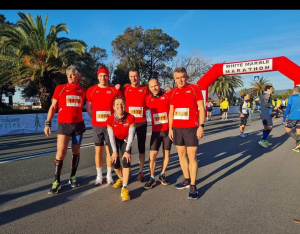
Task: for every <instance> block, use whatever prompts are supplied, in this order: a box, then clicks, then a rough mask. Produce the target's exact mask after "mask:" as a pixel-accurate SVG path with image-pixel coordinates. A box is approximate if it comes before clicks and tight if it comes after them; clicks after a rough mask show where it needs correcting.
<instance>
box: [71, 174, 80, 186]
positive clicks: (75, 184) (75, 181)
mask: <svg viewBox="0 0 300 234" xmlns="http://www.w3.org/2000/svg"><path fill="white" fill-rule="evenodd" d="M69 184H70V185H71V187H72V188H75V187H78V186H79V184H78V183H77V180H76V176H72V177H70V179H69Z"/></svg>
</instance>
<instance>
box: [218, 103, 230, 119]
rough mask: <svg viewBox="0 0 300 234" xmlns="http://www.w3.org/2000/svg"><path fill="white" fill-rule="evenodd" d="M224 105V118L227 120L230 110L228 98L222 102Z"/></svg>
mask: <svg viewBox="0 0 300 234" xmlns="http://www.w3.org/2000/svg"><path fill="white" fill-rule="evenodd" d="M220 105H222V109H223V111H222V112H223V117H222V119H223V120H227V118H228V111H229V102H228V100H227V98H225V100H224V101H223V102H222V103H221V104H220Z"/></svg>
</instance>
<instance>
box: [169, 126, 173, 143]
mask: <svg viewBox="0 0 300 234" xmlns="http://www.w3.org/2000/svg"><path fill="white" fill-rule="evenodd" d="M169 138H170V139H171V141H173V129H169Z"/></svg>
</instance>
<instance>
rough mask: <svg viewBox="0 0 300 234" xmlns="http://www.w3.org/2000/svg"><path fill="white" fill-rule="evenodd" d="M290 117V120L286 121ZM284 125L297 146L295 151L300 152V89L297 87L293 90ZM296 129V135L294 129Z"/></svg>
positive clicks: (284, 116)
mask: <svg viewBox="0 0 300 234" xmlns="http://www.w3.org/2000/svg"><path fill="white" fill-rule="evenodd" d="M287 116H288V120H286V118H287ZM282 123H283V124H284V125H285V131H286V133H287V134H289V135H290V136H291V137H292V138H293V139H294V140H295V141H296V146H295V147H294V148H293V151H295V152H299V148H300V87H299V86H295V87H294V88H293V93H292V95H291V96H290V97H289V103H288V105H287V107H286V110H285V112H284V114H283V119H282ZM294 128H295V129H296V133H295V132H294V131H293V129H294Z"/></svg>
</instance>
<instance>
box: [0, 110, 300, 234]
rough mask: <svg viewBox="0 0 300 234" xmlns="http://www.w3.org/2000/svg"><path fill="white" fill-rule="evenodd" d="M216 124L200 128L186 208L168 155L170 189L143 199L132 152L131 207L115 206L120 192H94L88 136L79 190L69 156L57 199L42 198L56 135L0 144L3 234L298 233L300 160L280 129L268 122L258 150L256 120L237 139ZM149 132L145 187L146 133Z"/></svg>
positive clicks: (231, 121)
mask: <svg viewBox="0 0 300 234" xmlns="http://www.w3.org/2000/svg"><path fill="white" fill-rule="evenodd" d="M213 119H214V120H213V121H209V122H205V136H204V137H203V138H202V139H201V140H200V143H199V147H198V152H197V156H198V165H199V170H198V176H197V188H198V191H199V199H198V200H189V199H187V196H188V189H183V190H177V189H175V188H174V185H175V184H176V183H178V182H181V181H182V180H183V177H182V172H181V169H180V165H179V162H178V156H177V153H176V148H175V147H174V146H172V150H171V159H170V163H169V165H168V169H167V172H166V175H167V176H168V179H169V180H170V181H171V185H169V186H163V185H161V184H160V183H159V182H157V184H156V186H155V187H154V188H153V189H151V190H144V189H143V185H144V184H139V183H137V182H136V175H137V172H138V154H137V151H136V149H135V148H136V141H135V142H134V145H133V148H134V149H135V151H134V154H133V156H132V158H133V161H132V170H131V175H132V177H131V180H130V183H129V185H128V189H129V191H130V196H131V200H130V201H127V202H122V201H121V197H120V189H114V188H113V187H112V186H110V185H101V186H99V187H95V186H94V180H95V176H96V170H95V164H94V145H93V143H92V131H91V129H89V130H87V132H86V133H85V135H84V139H83V144H82V149H81V159H80V164H79V168H78V172H77V178H78V180H80V183H81V186H80V187H78V188H75V189H71V187H70V186H69V185H68V184H67V182H68V178H69V174H70V167H71V155H70V151H68V154H67V156H66V158H65V163H64V167H63V172H62V173H63V175H62V177H61V178H62V182H61V183H62V185H63V186H62V189H61V190H60V193H59V194H56V195H48V194H47V192H48V190H49V189H50V187H51V184H52V182H53V173H54V157H55V151H56V134H55V133H53V135H52V136H50V137H48V138H47V137H46V136H45V135H43V134H34V135H32V134H31V135H14V136H6V137H0V142H1V143H0V145H1V151H0V176H1V177H0V178H1V180H0V212H1V213H0V233H3V234H4V233H5V234H6V233H26V234H27V233H75V234H77V233H78V234H81V233H160V234H163V233H184V234H186V233H202V234H216V233H220V234H221V233H222V234H225V233H226V234H227V233H228V234H229V233H230V234H231V233H247V234H248V233H249V234H250V233H255V234H260V233H261V234H269V233H270V234H277V233H278V234H285V233H286V234H298V233H300V224H298V223H295V222H293V221H294V219H300V199H298V198H299V197H298V196H299V194H300V185H299V178H300V170H299V168H300V154H299V153H296V152H294V151H292V148H293V147H294V144H295V142H294V140H293V139H292V138H290V137H289V135H288V134H286V133H285V131H284V126H283V125H282V124H281V121H282V119H281V118H276V119H274V129H273V131H272V132H271V134H270V137H269V139H268V140H269V141H270V142H272V143H273V145H272V146H271V147H268V148H263V147H261V146H260V145H259V144H258V143H257V142H258V141H259V140H260V138H261V135H262V123H261V121H260V119H259V116H258V113H254V116H253V119H252V121H251V122H248V124H247V126H246V130H245V133H246V134H247V137H246V138H240V137H239V129H238V128H239V118H238V115H237V114H231V115H230V116H229V118H228V120H219V119H218V116H213ZM148 132H149V135H148V137H147V144H146V146H147V148H146V150H147V151H146V167H145V174H146V177H147V178H148V177H149V171H148V158H149V154H148V152H149V151H148V150H149V139H150V134H151V125H148ZM161 156H162V154H161V153H160V154H159V157H158V159H157V170H156V172H157V175H158V173H159V171H160V166H161ZM105 167H106V165H104V172H105V169H106V168H105ZM113 177H114V179H116V178H117V177H116V175H115V174H113ZM156 178H157V176H156Z"/></svg>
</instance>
